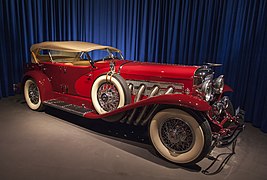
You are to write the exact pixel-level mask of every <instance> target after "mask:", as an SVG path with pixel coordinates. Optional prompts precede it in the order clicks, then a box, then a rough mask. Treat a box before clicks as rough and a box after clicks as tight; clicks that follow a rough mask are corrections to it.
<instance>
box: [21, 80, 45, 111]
mask: <svg viewBox="0 0 267 180" xmlns="http://www.w3.org/2000/svg"><path fill="white" fill-rule="evenodd" d="M24 98H25V101H26V103H27V105H28V106H29V108H30V109H32V110H35V111H42V110H43V109H44V106H43V104H42V101H41V96H40V91H39V88H38V86H37V84H36V83H35V81H34V80H33V79H28V80H26V82H25V84H24Z"/></svg>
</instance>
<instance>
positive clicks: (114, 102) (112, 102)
mask: <svg viewBox="0 0 267 180" xmlns="http://www.w3.org/2000/svg"><path fill="white" fill-rule="evenodd" d="M97 99H98V102H99V104H100V106H101V108H103V109H104V110H105V111H107V112H110V111H112V110H115V109H117V108H118V106H119V102H120V96H119V92H118V90H117V88H116V87H115V86H114V85H113V84H110V83H103V84H102V85H101V86H100V87H99V88H98V91H97Z"/></svg>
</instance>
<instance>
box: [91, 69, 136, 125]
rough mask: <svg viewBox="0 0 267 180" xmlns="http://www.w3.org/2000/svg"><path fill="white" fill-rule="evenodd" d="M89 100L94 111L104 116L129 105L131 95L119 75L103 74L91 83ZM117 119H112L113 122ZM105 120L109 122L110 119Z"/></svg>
mask: <svg viewBox="0 0 267 180" xmlns="http://www.w3.org/2000/svg"><path fill="white" fill-rule="evenodd" d="M91 99H92V103H93V106H94V108H95V110H96V111H97V112H98V113H99V114H105V113H108V112H111V111H113V110H115V109H117V108H120V107H123V106H125V105H127V104H129V103H130V102H131V93H130V90H129V87H128V86H127V83H126V81H125V80H124V79H123V78H122V77H121V76H120V75H119V74H113V75H106V74H103V75H101V76H99V77H98V78H96V80H95V82H94V83H93V86H92V90H91ZM113 118H114V117H113ZM118 119H119V118H114V120H113V121H117V120H118ZM105 120H108V121H111V120H110V118H108V119H107V118H106V119H105Z"/></svg>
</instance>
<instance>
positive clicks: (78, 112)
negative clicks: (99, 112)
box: [43, 99, 93, 116]
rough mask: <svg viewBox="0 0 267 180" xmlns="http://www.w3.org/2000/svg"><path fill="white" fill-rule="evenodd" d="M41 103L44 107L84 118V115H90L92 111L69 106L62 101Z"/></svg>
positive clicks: (53, 100)
mask: <svg viewBox="0 0 267 180" xmlns="http://www.w3.org/2000/svg"><path fill="white" fill-rule="evenodd" d="M43 103H44V105H46V106H50V107H53V108H57V109H60V110H63V111H67V112H69V113H72V114H76V115H79V116H84V114H86V113H90V112H92V111H93V110H92V109H88V108H84V107H82V106H77V105H74V104H69V103H66V102H64V101H60V100H56V99H52V100H49V101H44V102H43Z"/></svg>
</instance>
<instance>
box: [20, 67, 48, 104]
mask: <svg viewBox="0 0 267 180" xmlns="http://www.w3.org/2000/svg"><path fill="white" fill-rule="evenodd" d="M29 78H31V79H33V80H34V81H35V82H36V84H37V86H38V88H39V91H40V95H41V99H42V101H45V100H48V99H52V98H53V95H52V86H51V83H50V81H49V78H48V77H47V76H46V75H45V74H43V73H42V72H40V71H36V70H32V71H28V72H26V73H25V74H24V76H23V79H22V85H23V86H24V83H25V82H26V80H27V79H29ZM22 89H23V90H24V88H22Z"/></svg>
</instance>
